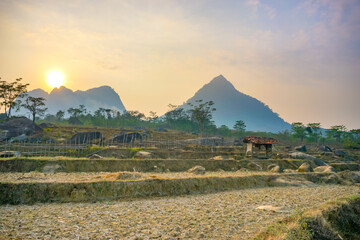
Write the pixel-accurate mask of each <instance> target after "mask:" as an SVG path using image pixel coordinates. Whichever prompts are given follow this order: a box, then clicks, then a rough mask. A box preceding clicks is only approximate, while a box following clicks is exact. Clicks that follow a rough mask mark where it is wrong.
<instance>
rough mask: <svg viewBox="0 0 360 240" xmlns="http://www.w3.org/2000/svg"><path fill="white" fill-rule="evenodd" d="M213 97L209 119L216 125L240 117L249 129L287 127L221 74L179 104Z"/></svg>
mask: <svg viewBox="0 0 360 240" xmlns="http://www.w3.org/2000/svg"><path fill="white" fill-rule="evenodd" d="M200 99H202V100H203V101H213V102H214V103H215V104H214V107H215V108H216V111H215V112H213V120H214V122H215V124H216V125H217V126H221V125H226V126H228V127H229V128H232V127H233V126H234V124H235V122H236V121H238V120H243V121H244V122H245V124H246V126H247V127H246V129H247V130H250V131H266V132H279V131H283V130H287V129H290V124H289V123H287V122H285V121H284V120H283V119H282V118H280V117H279V115H278V114H277V113H275V112H273V111H272V110H271V109H270V108H269V106H267V105H265V104H264V103H263V102H261V101H259V100H257V99H256V98H254V97H252V96H249V95H246V94H244V93H242V92H240V91H238V90H237V89H236V88H235V87H234V85H233V84H232V83H231V82H230V81H228V80H227V79H226V78H225V77H224V76H223V75H219V76H217V77H215V78H214V79H212V80H211V81H210V82H209V83H207V84H205V85H204V86H203V87H202V88H200V89H199V90H198V91H197V92H196V93H195V94H194V96H193V97H191V98H189V99H188V100H187V101H186V102H185V104H183V105H181V106H180V107H182V108H184V109H189V106H188V103H193V104H194V103H195V101H196V100H200Z"/></svg>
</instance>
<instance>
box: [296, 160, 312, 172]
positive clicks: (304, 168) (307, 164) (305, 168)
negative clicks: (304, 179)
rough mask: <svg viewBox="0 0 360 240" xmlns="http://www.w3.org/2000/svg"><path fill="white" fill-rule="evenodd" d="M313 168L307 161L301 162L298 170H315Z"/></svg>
mask: <svg viewBox="0 0 360 240" xmlns="http://www.w3.org/2000/svg"><path fill="white" fill-rule="evenodd" d="M313 171H314V170H313V168H312V167H311V165H310V164H309V163H307V162H305V163H303V164H301V166H300V167H299V168H298V172H313Z"/></svg>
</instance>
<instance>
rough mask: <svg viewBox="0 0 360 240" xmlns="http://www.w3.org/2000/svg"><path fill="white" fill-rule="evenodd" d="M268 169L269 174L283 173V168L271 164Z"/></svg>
mask: <svg viewBox="0 0 360 240" xmlns="http://www.w3.org/2000/svg"><path fill="white" fill-rule="evenodd" d="M267 169H268V171H269V172H274V173H281V172H283V169H282V167H280V166H279V165H277V164H270V165H269V166H267Z"/></svg>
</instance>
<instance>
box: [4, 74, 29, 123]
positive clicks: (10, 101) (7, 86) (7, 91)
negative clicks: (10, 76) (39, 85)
mask: <svg viewBox="0 0 360 240" xmlns="http://www.w3.org/2000/svg"><path fill="white" fill-rule="evenodd" d="M0 79H1V78H0ZM21 81H22V78H18V79H16V80H15V81H14V82H10V83H8V82H7V81H3V80H1V81H0V99H1V103H0V104H1V106H4V108H5V109H4V110H5V114H6V119H7V120H9V118H10V116H11V110H12V109H13V108H14V107H15V106H16V105H18V106H20V105H21V101H20V98H23V97H24V96H25V95H26V92H27V86H29V84H22V83H21ZM17 99H18V101H17Z"/></svg>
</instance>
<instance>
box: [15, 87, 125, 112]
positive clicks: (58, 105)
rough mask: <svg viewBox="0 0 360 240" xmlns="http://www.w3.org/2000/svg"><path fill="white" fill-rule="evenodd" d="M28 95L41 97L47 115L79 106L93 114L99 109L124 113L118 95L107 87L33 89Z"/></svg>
mask: <svg viewBox="0 0 360 240" xmlns="http://www.w3.org/2000/svg"><path fill="white" fill-rule="evenodd" d="M28 94H29V95H30V96H33V97H43V98H45V99H46V102H45V103H46V107H47V108H48V111H47V113H48V114H55V113H56V112H58V111H59V110H63V111H65V112H66V110H67V109H69V108H71V107H79V105H80V104H83V105H85V107H86V109H87V110H88V111H90V112H91V113H94V111H96V110H97V109H99V108H100V107H102V108H107V109H109V108H110V109H114V110H118V111H121V112H124V111H126V110H125V107H124V105H123V103H122V101H121V99H120V97H119V95H118V94H117V93H116V92H115V91H114V89H112V88H111V87H109V86H101V87H97V88H92V89H89V90H86V91H80V90H78V91H75V92H73V91H72V90H70V89H68V88H66V87H64V86H62V87H60V88H54V89H53V90H52V91H51V92H50V93H47V92H45V91H44V90H42V89H34V90H32V91H29V92H28ZM27 114H28V113H27V112H26V111H25V110H24V109H22V110H21V111H20V112H19V113H17V114H16V115H25V116H27Z"/></svg>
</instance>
